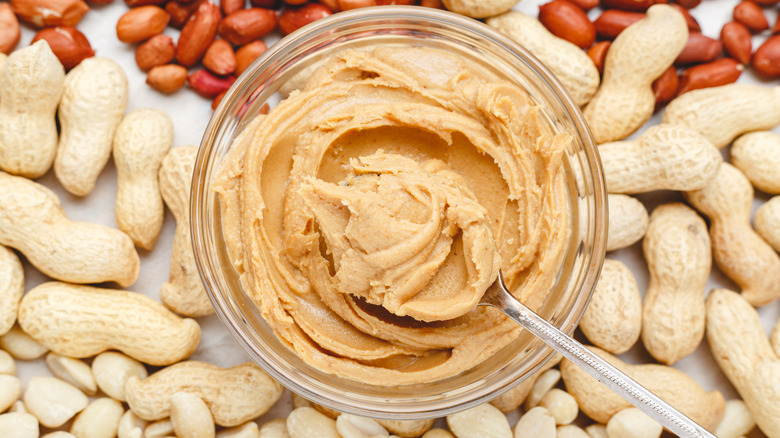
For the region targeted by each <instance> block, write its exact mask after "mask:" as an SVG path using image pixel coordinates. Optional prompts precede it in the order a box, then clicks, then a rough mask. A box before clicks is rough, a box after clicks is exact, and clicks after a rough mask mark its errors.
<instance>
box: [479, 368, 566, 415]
mask: <svg viewBox="0 0 780 438" xmlns="http://www.w3.org/2000/svg"><path fill="white" fill-rule="evenodd" d="M560 361H561V355H560V354H555V355H554V356H553V357H552V358H550V360H548V361H547V362H546V363H545V364H544V365H542V367H541V368H539V370H538V371H537V372H535V373H534V374H532V375H531V376H529V377H527V378H526V379H525V380H523V381H522V382H520V383H518V384H517V385H515V386H514V387H513V388H512V389H510V390H509V391H507V392H505V393H503V394H501V395H499V396H498V397H496V398H494V399H493V400H491V401H490V404H491V405H493V406H495V407H497V408H498V409H499V410H500V411H501V412H504V413H506V412H510V411H514V410H515V409H517V408H518V407H519V406H520V405H521V404H523V401H525V400H526V398H527V397H528V395H529V393H530V392H531V389H532V388H533V387H534V384H535V383H536V381H537V379H538V378H540V376H541V375H542V374H543V373H544V372H545V371H547V370H548V369H550V368H552V367H554V366H555V365H558V363H559V362H560ZM542 396H544V394H542V395H540V396H539V399H537V400H536V403H538V402H539V400H541V398H542Z"/></svg>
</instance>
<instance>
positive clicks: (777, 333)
mask: <svg viewBox="0 0 780 438" xmlns="http://www.w3.org/2000/svg"><path fill="white" fill-rule="evenodd" d="M769 339H770V341H771V342H772V348H774V349H775V354H777V356H778V357H780V319H778V320H777V323H776V324H775V328H774V329H773V330H772V336H771V337H770V338H769Z"/></svg>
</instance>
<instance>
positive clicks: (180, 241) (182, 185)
mask: <svg viewBox="0 0 780 438" xmlns="http://www.w3.org/2000/svg"><path fill="white" fill-rule="evenodd" d="M197 153H198V148H196V147H195V146H184V147H177V148H173V149H171V150H170V151H169V152H168V154H167V155H166V156H165V159H163V162H162V166H160V171H159V174H158V175H159V182H160V192H161V193H162V198H163V200H164V201H165V204H166V205H167V206H168V208H169V209H170V210H171V212H172V213H173V217H174V218H176V233H175V235H174V238H173V252H172V253H171V276H170V279H169V280H168V281H167V282H165V283H164V284H163V285H162V288H161V289H160V300H161V301H162V302H163V304H165V306H166V307H168V308H169V309H171V310H173V311H174V312H176V313H180V314H182V315H186V316H203V315H208V314H211V313H214V308H213V307H212V306H211V301H209V297H208V295H207V294H206V289H204V288H203V283H202V282H201V279H200V274H199V273H198V267H197V265H196V264H195V255H194V254H193V250H192V239H191V236H190V212H189V206H190V184H191V182H192V169H193V167H194V166H195V155H196V154H197Z"/></svg>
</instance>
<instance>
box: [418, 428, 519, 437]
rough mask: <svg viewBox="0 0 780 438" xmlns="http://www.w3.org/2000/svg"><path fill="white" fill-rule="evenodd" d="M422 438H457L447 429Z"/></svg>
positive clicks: (430, 431) (431, 431) (437, 429)
mask: <svg viewBox="0 0 780 438" xmlns="http://www.w3.org/2000/svg"><path fill="white" fill-rule="evenodd" d="M420 438H455V435H453V434H451V433H450V432H449V431H448V430H446V429H439V428H438V427H437V428H435V429H431V430H429V431H428V432H425V433H424V434H423V435H422V436H421V437H420ZM515 438H516V437H515Z"/></svg>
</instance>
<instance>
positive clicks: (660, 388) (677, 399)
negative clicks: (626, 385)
mask: <svg viewBox="0 0 780 438" xmlns="http://www.w3.org/2000/svg"><path fill="white" fill-rule="evenodd" d="M588 348H589V349H590V350H591V351H593V352H594V353H596V354H597V355H599V356H600V357H601V358H602V359H604V360H606V361H607V362H609V363H610V364H612V365H613V366H616V367H617V368H618V369H620V370H621V371H623V372H624V373H626V374H628V376H629V377H631V378H633V379H634V380H636V381H637V382H639V383H640V384H641V385H642V386H644V387H645V388H647V389H649V390H650V391H651V392H653V393H655V394H656V395H658V396H659V397H661V398H662V399H664V400H666V401H667V402H668V403H670V404H671V405H672V406H674V407H675V408H677V409H679V410H680V411H681V412H682V413H683V414H686V415H687V416H688V417H690V418H691V419H692V420H693V421H695V422H697V423H699V424H700V425H701V426H703V427H704V428H705V429H712V428H714V427H715V426H716V425H717V424H718V423H719V422H720V420H721V418H722V417H723V409H724V407H725V404H726V402H725V400H724V399H723V395H721V393H720V392H718V391H711V392H709V393H708V392H706V391H705V390H704V389H703V388H702V387H701V386H699V384H698V383H696V381H694V380H693V379H691V378H690V377H688V376H687V375H686V374H685V373H683V372H682V371H679V370H677V369H675V368H672V367H668V366H666V365H657V364H642V365H631V364H627V363H625V362H623V361H622V360H620V359H618V358H617V357H615V356H612V355H611V354H609V353H607V352H605V351H603V350H600V349H598V348H595V347H588ZM561 376H562V377H563V382H564V383H565V384H566V390H567V391H568V392H569V393H570V394H571V395H572V396H574V398H575V399H576V400H577V403H578V404H579V407H580V409H581V410H582V412H583V413H584V414H585V415H587V416H588V417H590V418H592V419H593V420H595V421H597V422H599V423H606V422H607V421H608V420H609V419H610V418H611V417H612V415H614V414H615V413H617V412H619V411H621V410H623V409H625V408H629V407H631V404H630V403H628V402H627V401H625V400H623V398H622V397H620V396H619V395H617V394H615V393H614V392H612V391H611V390H610V389H608V388H607V387H606V386H604V385H602V384H601V383H599V381H598V380H596V379H594V378H593V377H591V376H590V375H589V374H587V373H586V372H585V371H583V370H582V369H580V368H579V367H577V366H576V365H574V364H572V363H571V362H570V361H568V360H565V359H564V360H563V362H561Z"/></svg>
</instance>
